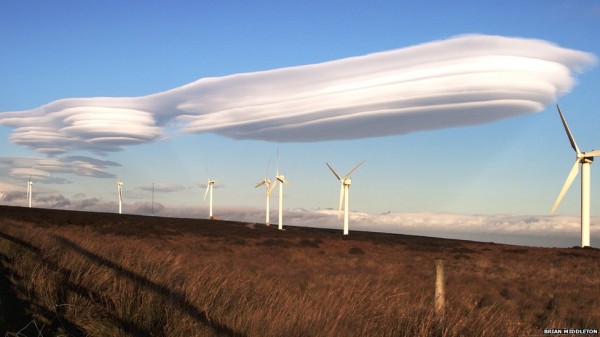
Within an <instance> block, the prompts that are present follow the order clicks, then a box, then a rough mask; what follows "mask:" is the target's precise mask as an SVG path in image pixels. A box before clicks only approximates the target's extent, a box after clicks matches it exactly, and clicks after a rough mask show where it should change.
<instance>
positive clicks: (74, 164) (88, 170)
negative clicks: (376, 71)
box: [0, 156, 120, 184]
mask: <svg viewBox="0 0 600 337" xmlns="http://www.w3.org/2000/svg"><path fill="white" fill-rule="evenodd" d="M118 166H120V165H119V164H118V163H115V162H112V161H108V160H100V159H95V158H89V157H84V156H69V157H64V158H31V157H0V172H2V173H0V176H10V177H12V178H13V179H17V180H18V179H22V180H25V179H29V177H32V178H33V179H34V180H36V181H42V182H44V183H46V184H67V183H70V181H69V180H67V179H64V178H60V177H56V176H53V175H55V174H75V175H78V176H84V177H96V178H114V177H115V175H114V174H112V173H108V172H107V171H106V169H108V168H111V167H118Z"/></svg>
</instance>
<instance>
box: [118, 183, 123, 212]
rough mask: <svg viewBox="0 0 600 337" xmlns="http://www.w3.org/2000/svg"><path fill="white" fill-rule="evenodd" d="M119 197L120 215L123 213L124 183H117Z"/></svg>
mask: <svg viewBox="0 0 600 337" xmlns="http://www.w3.org/2000/svg"><path fill="white" fill-rule="evenodd" d="M117 197H118V198H119V214H122V212H123V181H122V180H121V179H119V181H117Z"/></svg>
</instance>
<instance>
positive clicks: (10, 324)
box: [0, 232, 85, 337]
mask: <svg viewBox="0 0 600 337" xmlns="http://www.w3.org/2000/svg"><path fill="white" fill-rule="evenodd" d="M0 238H3V239H5V240H8V241H10V242H12V243H14V244H16V245H18V246H20V247H22V248H25V249H27V250H29V251H30V252H32V253H33V254H35V255H37V256H38V257H39V258H41V259H42V261H43V262H44V263H46V264H49V263H48V262H47V261H45V259H44V258H43V257H42V255H41V250H40V249H39V248H37V247H35V246H33V245H32V244H30V243H29V242H26V241H23V240H21V239H19V238H16V237H14V236H12V235H9V234H6V233H3V232H0ZM0 262H1V268H0V270H1V275H0V315H1V316H2V317H1V318H0V324H2V326H1V328H0V333H2V334H4V335H5V336H13V335H14V336H59V335H60V336H65V335H66V336H73V337H80V336H81V337H83V336H85V334H84V333H83V331H82V330H81V329H80V328H79V327H78V326H77V325H76V324H74V323H72V322H71V321H69V320H68V319H66V318H64V317H61V314H62V312H63V310H62V309H63V305H56V306H55V307H54V308H46V307H43V306H41V305H39V304H37V303H36V302H37V295H36V294H35V292H33V291H28V292H27V293H28V297H29V298H28V301H26V300H23V299H20V298H19V297H18V296H17V293H19V292H20V293H25V292H26V291H25V290H24V289H18V285H17V284H15V282H16V281H18V280H19V279H21V276H19V275H18V274H16V273H15V272H14V271H13V270H11V269H10V265H11V264H12V262H13V261H12V260H11V258H9V257H8V256H6V255H4V254H1V253H0ZM53 267H54V268H58V266H56V265H54V266H53ZM11 280H15V281H12V282H11ZM33 313H35V314H37V315H39V316H41V317H43V318H44V319H45V320H46V321H47V322H50V324H43V323H41V324H40V325H38V324H37V323H36V320H35V319H34V318H33V317H32V314H33Z"/></svg>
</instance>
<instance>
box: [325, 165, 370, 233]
mask: <svg viewBox="0 0 600 337" xmlns="http://www.w3.org/2000/svg"><path fill="white" fill-rule="evenodd" d="M364 162H365V161H364V160H363V161H362V162H360V164H358V165H356V167H355V168H353V169H352V171H350V172H348V174H346V175H345V176H344V177H343V178H340V175H339V174H337V173H336V172H335V170H334V169H333V167H331V165H329V163H325V164H327V167H329V169H330V170H331V172H333V175H334V176H335V177H336V178H337V179H338V180H339V181H340V183H341V186H340V207H339V212H341V211H342V201H344V235H348V199H349V191H350V184H352V179H350V176H351V175H352V174H353V173H354V172H356V170H358V168H359V167H360V166H361V165H362V164H364ZM338 218H339V213H338Z"/></svg>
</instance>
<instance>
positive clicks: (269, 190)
mask: <svg viewBox="0 0 600 337" xmlns="http://www.w3.org/2000/svg"><path fill="white" fill-rule="evenodd" d="M270 163H271V159H269V164H270ZM269 164H267V173H265V179H263V180H262V181H260V182H259V183H258V184H257V185H256V186H255V187H254V188H257V187H259V186H262V185H265V190H266V196H267V207H266V215H265V225H267V226H270V225H271V224H270V222H269V212H270V211H271V209H270V206H269V202H270V199H271V193H272V192H273V190H274V189H275V186H276V185H277V183H275V184H272V185H271V179H269V178H268V177H267V175H268V174H269ZM280 208H281V207H280ZM280 222H281V220H280Z"/></svg>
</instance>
